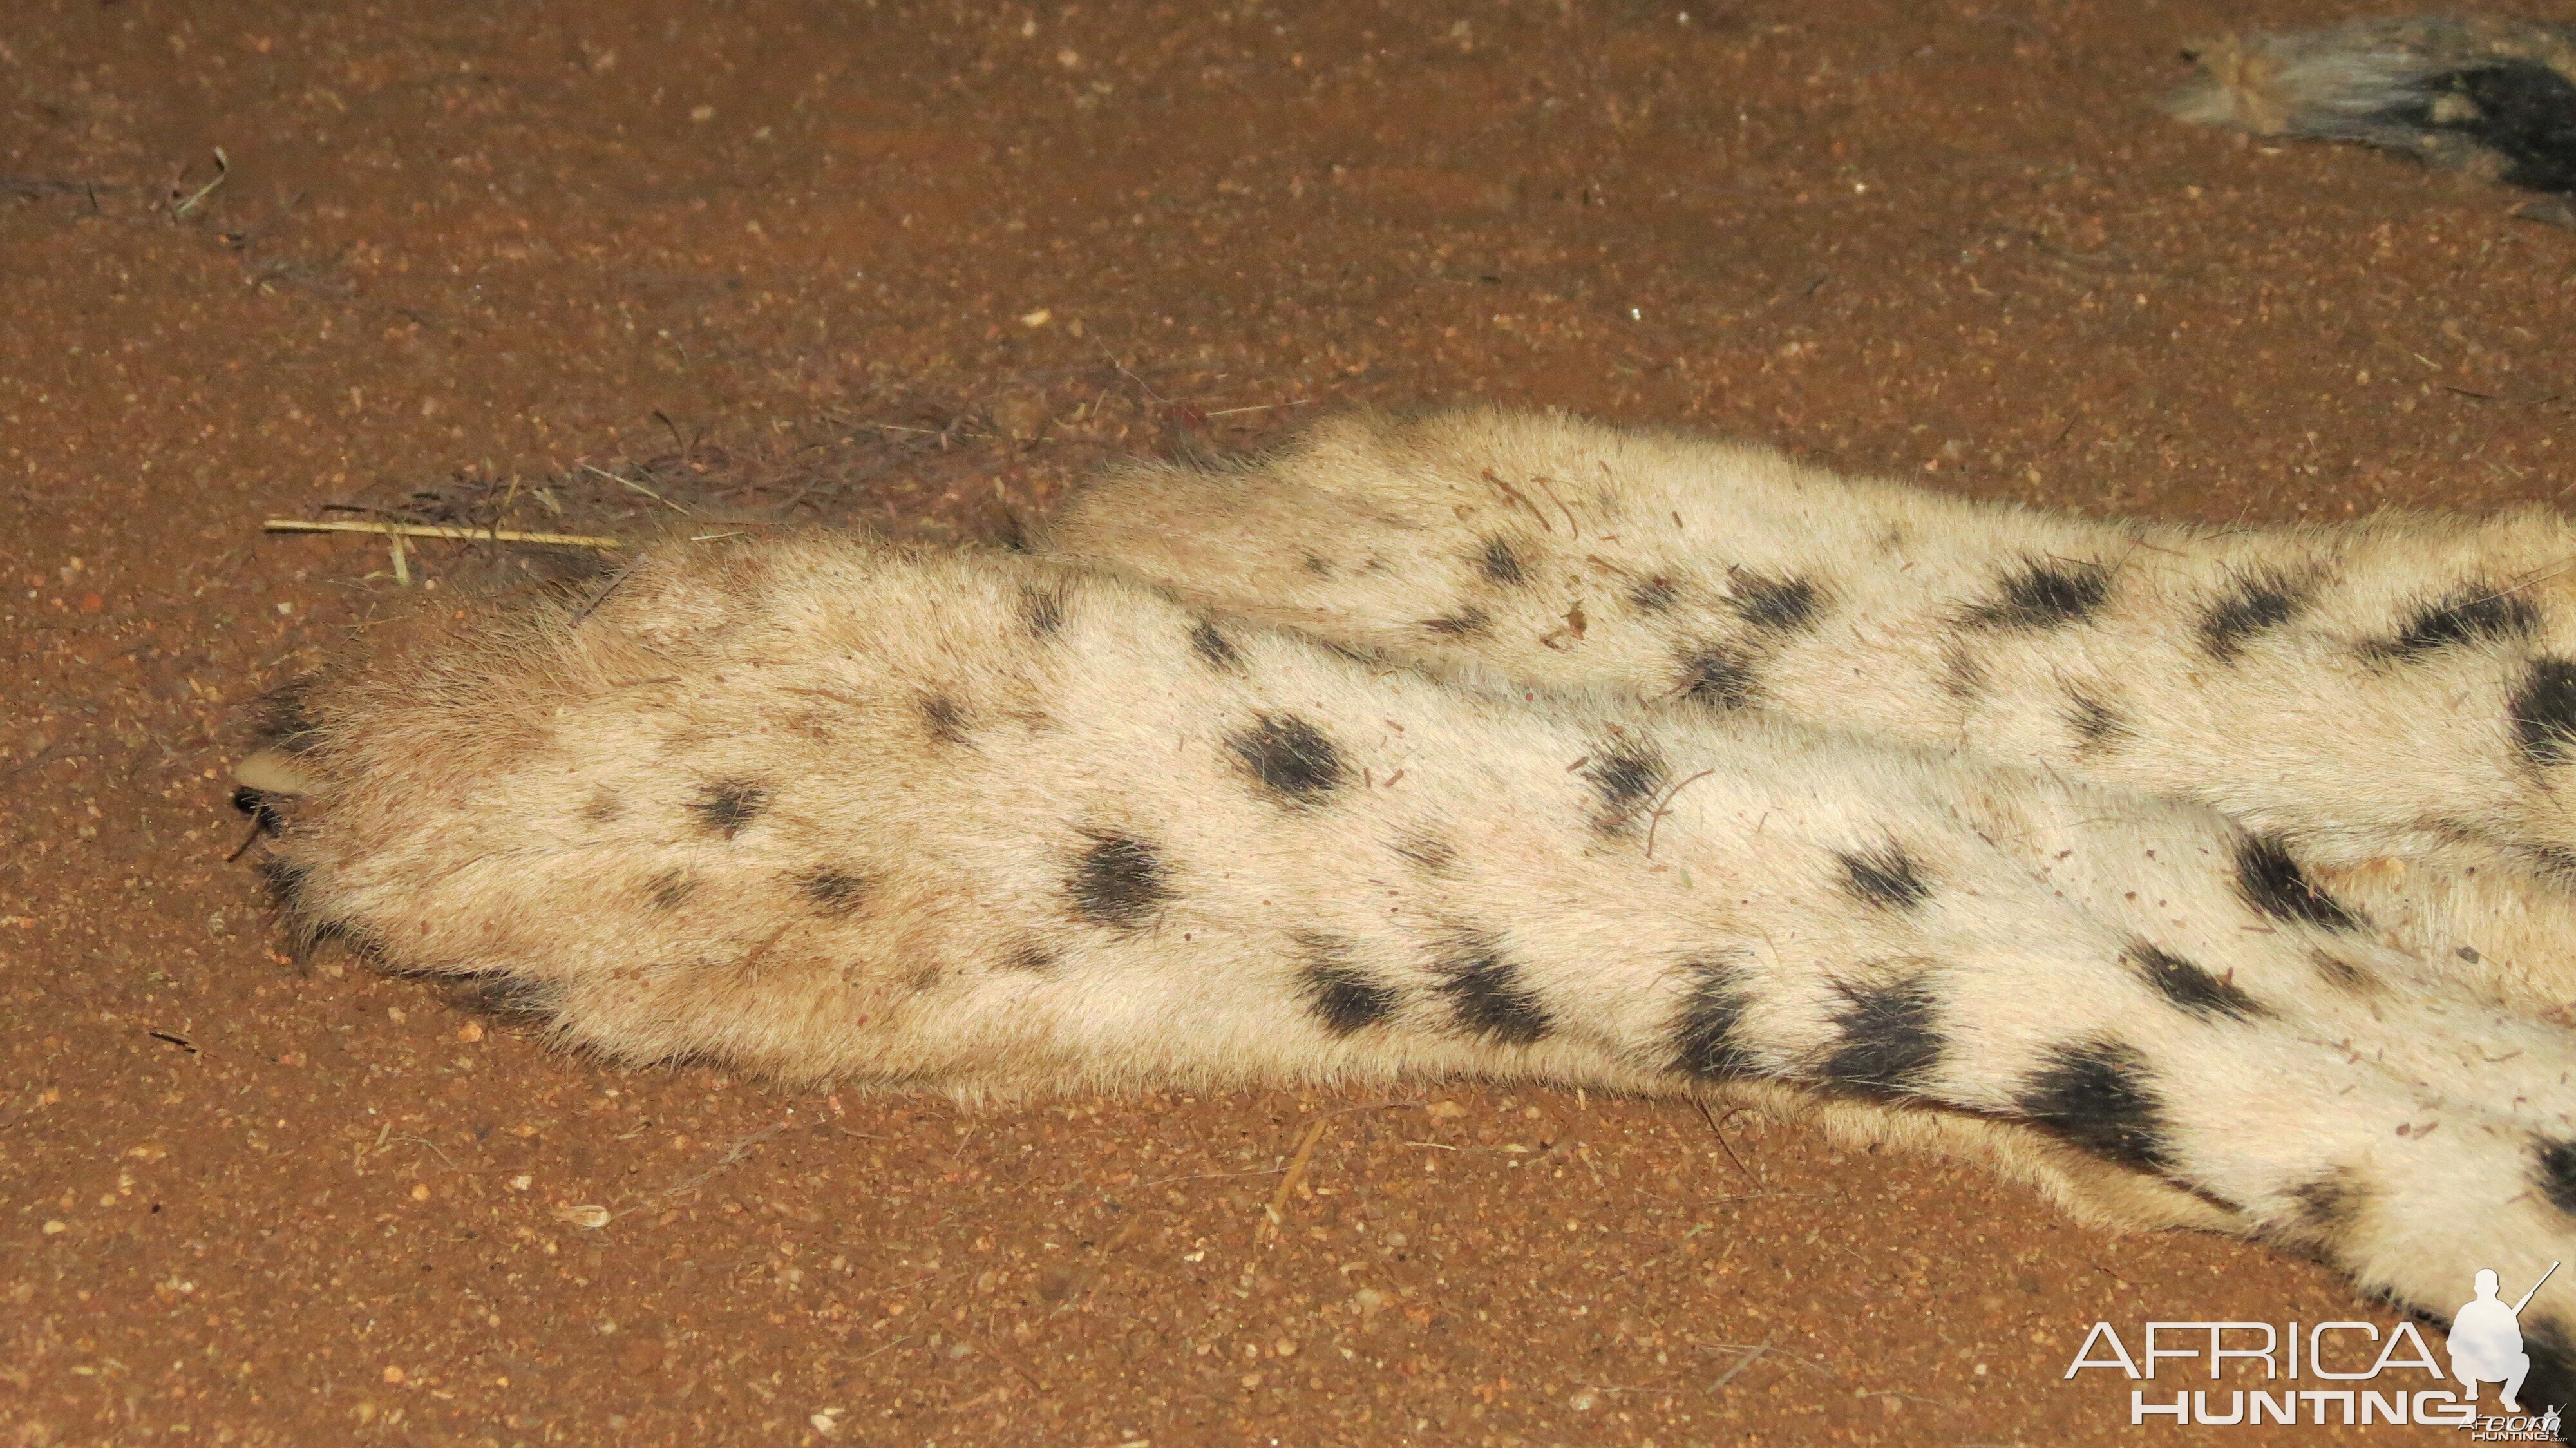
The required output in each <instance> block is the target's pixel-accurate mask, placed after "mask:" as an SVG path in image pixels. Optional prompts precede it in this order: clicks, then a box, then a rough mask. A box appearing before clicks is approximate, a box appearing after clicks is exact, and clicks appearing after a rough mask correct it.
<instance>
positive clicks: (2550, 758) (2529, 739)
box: [2513, 659, 2576, 764]
mask: <svg viewBox="0 0 2576 1448" xmlns="http://www.w3.org/2000/svg"><path fill="white" fill-rule="evenodd" d="M2513 732H2514V737H2515V738H2516V739H2518V740H2520V741H2521V743H2522V752H2523V754H2524V755H2526V756H2527V757H2529V758H2530V759H2531V760H2532V761H2533V762H2534V763H2537V764H2565V763H2566V762H2567V760H2568V757H2569V755H2570V753H2571V752H2576V664H2571V663H2569V662H2568V661H2566V660H2565V659H2538V660H2535V661H2533V663H2532V665H2531V672H2530V673H2529V674H2527V675H2525V676H2524V677H2523V681H2522V687H2521V688H2519V689H2516V690H2515V691H2514V695H2513Z"/></svg>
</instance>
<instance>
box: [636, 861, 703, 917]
mask: <svg viewBox="0 0 2576 1448" xmlns="http://www.w3.org/2000/svg"><path fill="white" fill-rule="evenodd" d="M644 889H645V891H646V893H648V894H650V895H651V896H652V897H653V903H654V904H656V905H658V906H660V907H662V908H663V909H665V910H677V909H679V908H680V907H681V906H682V905H685V904H687V903H688V901H689V897H690V896H692V895H695V894H696V893H698V882H697V880H696V879H695V878H693V877H692V876H691V875H690V874H689V872H688V871H686V870H664V871H663V872H662V873H661V874H658V875H656V876H654V877H653V878H652V879H651V880H649V881H647V882H646V883H645V886H644Z"/></svg>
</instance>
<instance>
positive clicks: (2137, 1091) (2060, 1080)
mask: <svg viewBox="0 0 2576 1448" xmlns="http://www.w3.org/2000/svg"><path fill="white" fill-rule="evenodd" d="M2017 1100H2018V1101H2019V1104H2020V1106H2021V1109H2022V1113H2023V1114H2024V1115H2026V1116H2028V1117H2029V1118H2030V1119H2031V1120H2032V1121H2034V1122H2037V1123H2038V1124H2039V1125H2041V1126H2045V1127H2048V1128H2049V1129H2051V1130H2053V1131H2055V1132H2057V1133H2058V1134H2060V1135H2062V1136H2064V1137H2065V1138H2066V1139H2067V1140H2069V1141H2071V1142H2073V1143H2075V1144H2076V1145H2077V1146H2079V1147H2082V1148H2083V1149H2084V1150H2086V1151H2089V1152H2091V1153H2093V1154H2094V1155H2095V1156H2098V1157H2101V1158H2103V1159H2104V1160H2106V1161H2113V1162H2117V1163H2119V1164H2120V1165H2122V1166H2130V1167H2140V1168H2144V1169H2146V1170H2150V1171H2159V1170H2162V1169H2164V1168H2166V1167H2168V1166H2171V1165H2172V1164H2173V1156H2172V1151H2173V1149H2172V1147H2171V1146H2170V1145H2169V1144H2168V1143H2167V1141H2166V1139H2165V1122H2164V1100H2163V1098H2162V1097H2161V1096H2159V1095H2158V1094H2157V1092H2156V1088H2155V1081H2154V1078H2153V1077H2152V1076H2151V1075H2150V1074H2149V1073H2148V1071H2147V1063H2146V1058H2145V1057H2143V1056H2140V1055H2139V1054H2138V1053H2137V1051H2136V1050H2134V1049H2133V1048H2131V1047H2129V1046H2127V1045H2124V1044H2122V1043H2120V1042H2118V1041H2108V1040H2104V1041H2093V1042H2089V1043H2087V1044H2085V1045H2080V1046H2060V1047H2058V1048H2057V1049H2056V1050H2053V1051H2051V1052H2049V1054H2048V1060H2047V1062H2046V1064H2044V1065H2042V1066H2041V1067H2040V1068H2039V1070H2038V1071H2036V1072H2034V1073H2033V1074H2032V1075H2031V1077H2030V1079H2029V1080H2028V1081H2026V1082H2024V1083H2023V1085H2022V1089H2021V1092H2020V1094H2019V1096H2018V1098H2017Z"/></svg>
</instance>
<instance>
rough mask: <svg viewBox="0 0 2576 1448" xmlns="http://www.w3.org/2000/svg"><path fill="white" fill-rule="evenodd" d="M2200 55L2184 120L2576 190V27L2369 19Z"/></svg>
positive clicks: (2227, 45)
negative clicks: (2351, 145) (2347, 145)
mask: <svg viewBox="0 0 2576 1448" xmlns="http://www.w3.org/2000/svg"><path fill="white" fill-rule="evenodd" d="M2188 54H2189V55H2190V56H2191V58H2192V59H2193V60H2195V61H2197V62H2198V63H2199V66H2200V71H2201V73H2200V75H2199V77H2198V78H2197V79H2195V80H2194V81H2193V82H2192V83H2191V84H2190V85H2188V86H2186V87H2185V88H2184V89H2183V90H2182V91H2181V92H2180V93H2179V94H2177V95H2176V96H2175V97H2174V98H2173V100H2172V101H2171V103H2170V106H2171V109H2172V111H2173V113H2174V114H2175V115H2177V116H2180V117H2181V118H2182V119H2184V120H2187V121H2197V122H2199V123H2201V124H2203V125H2212V126H2226V127H2229V128H2231V129H2235V130H2240V131H2249V132H2252V133H2253V134H2255V135H2258V136H2311V137H2316V138H2319V139H2323V140H2334V141H2359V142H2362V143H2363V144H2365V145H2371V146H2378V147H2381V148H2382V149H2385V150H2390V151H2399V152H2403V153H2405V154H2407V155H2410V156H2414V157H2417V158H2419V159H2421V160H2423V161H2425V162H2427V163H2429V164H2431V165H2434V166H2438V167H2441V168H2443V169H2445V170H2455V171H2464V172H2467V173H2469V174H2471V175H2474V176H2479V177H2483V178H2485V179H2487V180H2490V181H2500V182H2502V183H2504V184H2505V185H2508V186H2518V187H2521V188H2523V189H2525V190H2530V191H2541V192H2547V193H2550V194H2551V195H2553V196H2566V195H2569V194H2571V193H2576V27H2569V26H2561V25H2541V24H2534V23H2531V22H2528V21H2520V20H2500V19H2474V20H2455V19H2414V20H2367V21H2359V22H2356V23H2353V24H2349V25H2339V26H2335V27H2332V28H2330V29H2324V30H2301V31H2284V32H2274V33H2267V34H2256V35H2241V36H2230V37H2228V38H2227V39H2224V40H2220V41H2217V42H2214V43H2211V44H2208V45H2204V46H2200V47H2197V48H2195V49H2194V50H2193V51H2191V52H2188ZM2560 211H2561V212H2562V213H2563V212H2564V208H2563V207H2562V208H2560Z"/></svg>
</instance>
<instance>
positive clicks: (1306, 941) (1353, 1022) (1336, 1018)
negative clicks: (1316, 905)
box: [1296, 931, 1396, 1036]
mask: <svg viewBox="0 0 2576 1448" xmlns="http://www.w3.org/2000/svg"><path fill="white" fill-rule="evenodd" d="M1296 940H1297V943H1298V945H1299V946H1301V947H1303V948H1304V950H1305V952H1306V969H1305V972H1304V975H1303V977H1302V979H1301V981H1300V988H1301V989H1302V990H1303V991H1304V992H1305V996H1306V1005H1307V1008H1308V1009H1310V1010H1312V1011H1313V1012H1314V1013H1315V1016H1316V1018H1317V1019H1318V1020H1320V1021H1322V1022H1323V1023H1324V1029H1325V1030H1327V1031H1330V1032H1332V1033H1333V1034H1334V1035H1336V1036H1347V1035H1350V1034H1352V1033H1353V1032H1355V1031H1359V1030H1364V1029H1366V1028H1367V1027H1370V1026H1374V1025H1376V1024H1377V1023H1378V1022H1380V1021H1383V1020H1385V1019H1386V1018H1387V1017H1388V1016H1391V1015H1393V1014H1394V1013H1395V1001H1396V995H1395V987H1393V986H1391V985H1387V984H1384V983H1382V982H1379V981H1373V980H1371V979H1369V978H1368V977H1367V976H1366V975H1363V974H1362V973H1361V972H1360V971H1359V969H1358V968H1357V967H1355V966H1353V965H1352V964H1351V960H1350V955H1351V947H1352V944H1353V942H1352V940H1351V938H1350V937H1349V936H1347V935H1328V934H1325V933H1323V932H1320V931H1317V932H1309V933H1304V934H1300V935H1298V936H1297V937H1296Z"/></svg>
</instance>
